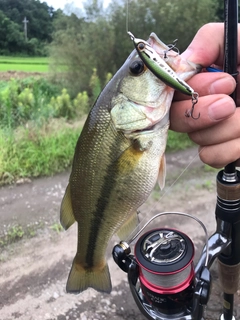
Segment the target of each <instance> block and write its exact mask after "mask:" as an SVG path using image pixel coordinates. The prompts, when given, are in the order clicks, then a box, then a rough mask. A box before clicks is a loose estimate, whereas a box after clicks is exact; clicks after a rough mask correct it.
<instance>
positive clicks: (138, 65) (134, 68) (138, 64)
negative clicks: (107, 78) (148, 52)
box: [129, 60, 145, 76]
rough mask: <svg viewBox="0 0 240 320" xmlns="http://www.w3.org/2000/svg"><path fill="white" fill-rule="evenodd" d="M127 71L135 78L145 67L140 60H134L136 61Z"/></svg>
mask: <svg viewBox="0 0 240 320" xmlns="http://www.w3.org/2000/svg"><path fill="white" fill-rule="evenodd" d="M129 69H130V71H131V73H132V74H133V75H136V76H137V75H139V74H141V73H142V72H143V71H144V69H145V65H144V63H143V62H142V60H136V61H133V63H132V64H131V65H130V67H129Z"/></svg>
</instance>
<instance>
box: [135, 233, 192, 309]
mask: <svg viewBox="0 0 240 320" xmlns="http://www.w3.org/2000/svg"><path fill="white" fill-rule="evenodd" d="M193 258H194V245H193V243H192V241H191V240H190V238H189V237H187V236H186V235H185V234H183V233H182V232H180V231H176V230H174V229H157V230H151V231H150V232H147V233H146V234H144V235H143V236H142V237H141V238H140V239H139V240H138V241H137V243H136V246H135V259H136V262H137V264H138V266H139V281H140V286H141V289H142V293H143V295H144V296H145V298H146V300H147V301H148V302H149V303H150V304H151V305H152V306H154V307H156V308H157V309H158V310H160V311H161V312H164V313H165V314H175V313H178V312H180V311H182V309H183V308H184V309H185V308H186V307H187V306H186V301H188V303H190V302H191V300H192V297H193V280H194V275H195V273H194V266H193Z"/></svg>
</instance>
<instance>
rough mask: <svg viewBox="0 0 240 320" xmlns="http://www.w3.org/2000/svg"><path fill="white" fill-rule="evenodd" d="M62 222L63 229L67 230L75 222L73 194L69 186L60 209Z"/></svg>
mask: <svg viewBox="0 0 240 320" xmlns="http://www.w3.org/2000/svg"><path fill="white" fill-rule="evenodd" d="M60 222H61V225H62V227H63V228H64V229H65V230H67V229H68V228H69V227H71V225H72V224H73V223H74V222H75V218H74V215H73V209H72V201H71V192H70V186H69V184H68V186H67V189H66V191H65V195H64V197H63V200H62V204H61V209H60Z"/></svg>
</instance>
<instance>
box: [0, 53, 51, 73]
mask: <svg viewBox="0 0 240 320" xmlns="http://www.w3.org/2000/svg"><path fill="white" fill-rule="evenodd" d="M6 71H25V72H48V58H47V57H46V58H45V57H44V58H42V57H41V58H29V57H28V58H23V57H6V56H0V72H6Z"/></svg>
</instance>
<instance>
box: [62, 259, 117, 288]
mask: <svg viewBox="0 0 240 320" xmlns="http://www.w3.org/2000/svg"><path fill="white" fill-rule="evenodd" d="M89 287H91V288H93V289H95V290H97V291H99V292H106V293H110V292H111V290H112V283H111V278H110V273H109V269H108V265H107V263H105V264H104V266H103V267H102V268H97V267H95V268H91V269H86V268H84V267H82V266H81V265H80V264H78V263H77V262H76V258H75V259H74V260H73V265H72V269H71V271H70V273H69V276H68V281H67V286H66V290H67V292H68V293H74V294H78V293H81V292H82V291H84V290H86V289H87V288H89Z"/></svg>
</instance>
